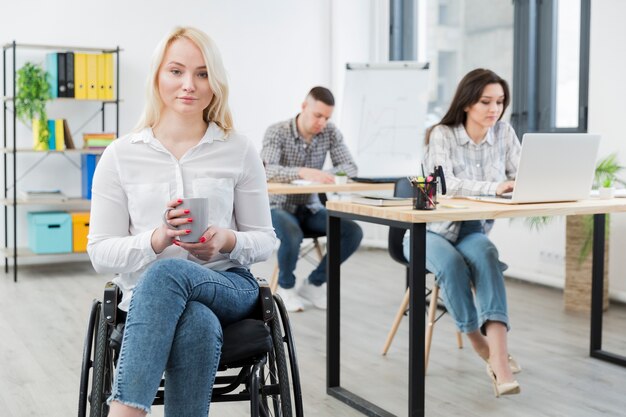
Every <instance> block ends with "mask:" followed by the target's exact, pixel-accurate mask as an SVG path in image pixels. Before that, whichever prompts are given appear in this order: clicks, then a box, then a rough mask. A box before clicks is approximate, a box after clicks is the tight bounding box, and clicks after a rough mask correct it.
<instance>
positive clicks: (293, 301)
mask: <svg viewBox="0 0 626 417" xmlns="http://www.w3.org/2000/svg"><path fill="white" fill-rule="evenodd" d="M276 294H278V295H280V298H282V299H283V303H284V304H285V308H286V309H287V311H288V312H290V313H295V312H298V311H304V304H303V303H302V299H300V296H299V295H298V293H297V292H296V289H295V288H283V287H280V286H279V287H278V288H277V289H276Z"/></svg>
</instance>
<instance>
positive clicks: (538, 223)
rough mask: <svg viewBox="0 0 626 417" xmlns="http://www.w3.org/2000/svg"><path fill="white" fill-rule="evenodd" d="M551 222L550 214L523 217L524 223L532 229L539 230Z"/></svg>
mask: <svg viewBox="0 0 626 417" xmlns="http://www.w3.org/2000/svg"><path fill="white" fill-rule="evenodd" d="M550 222H552V217H550V216H537V217H526V218H524V224H525V225H526V226H527V227H528V228H529V229H530V230H534V231H537V232H539V231H541V230H542V229H544V228H545V227H546V226H547V225H548V224H550Z"/></svg>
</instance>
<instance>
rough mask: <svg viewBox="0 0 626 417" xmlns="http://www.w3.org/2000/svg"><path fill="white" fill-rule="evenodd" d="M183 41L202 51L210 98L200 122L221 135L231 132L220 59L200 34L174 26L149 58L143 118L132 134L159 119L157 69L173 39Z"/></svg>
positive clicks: (206, 38)
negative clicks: (217, 127) (191, 43)
mask: <svg viewBox="0 0 626 417" xmlns="http://www.w3.org/2000/svg"><path fill="white" fill-rule="evenodd" d="M180 38H186V39H189V40H190V41H191V42H193V43H194V44H195V45H196V46H197V47H198V48H199V49H200V51H201V52H202V56H203V57H204V62H205V63H206V67H207V73H208V75H209V76H208V81H209V86H210V87H211V90H212V91H213V98H212V99H211V102H210V103H209V105H208V106H207V108H206V109H204V112H203V114H202V115H203V119H204V121H205V122H207V123H209V122H213V123H215V124H216V125H218V126H219V127H221V128H222V129H223V130H224V131H225V132H227V133H228V132H230V131H231V130H233V116H232V114H231V112H230V107H229V106H228V80H227V76H226V69H225V68H224V64H223V63H222V56H221V55H220V51H219V49H218V48H217V45H216V44H215V42H213V40H212V39H211V38H210V37H209V35H207V34H206V33H204V32H203V31H201V30H199V29H196V28H193V27H176V28H174V29H173V30H172V31H171V32H170V33H169V34H167V35H166V36H165V37H164V38H163V39H162V40H161V42H159V44H158V45H157V47H156V49H155V50H154V53H153V55H152V63H151V65H150V73H149V75H148V80H147V82H146V105H145V107H144V110H143V115H142V116H141V118H140V119H139V122H138V123H137V125H136V126H135V129H134V130H135V131H138V130H141V129H144V128H146V127H154V126H155V125H156V124H158V123H159V120H160V119H161V108H162V107H163V101H162V100H161V96H160V95H159V86H158V75H159V68H160V67H161V63H162V61H163V57H164V56H165V51H166V50H167V48H168V46H170V45H171V44H172V42H174V41H175V40H177V39H180Z"/></svg>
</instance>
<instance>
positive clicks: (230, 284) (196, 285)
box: [108, 259, 259, 417]
mask: <svg viewBox="0 0 626 417" xmlns="http://www.w3.org/2000/svg"><path fill="white" fill-rule="evenodd" d="M258 293H259V286H258V284H257V282H256V280H255V279H254V277H253V276H252V274H251V273H250V271H248V270H247V269H245V268H231V269H229V270H228V271H221V272H218V271H213V270H210V269H207V268H204V267H202V266H200V265H198V264H196V263H193V262H191V261H188V260H185V259H164V260H160V261H156V262H154V263H153V264H152V265H151V266H150V267H149V268H148V269H147V270H146V272H145V273H144V274H143V276H142V279H141V281H140V282H139V284H138V285H137V287H136V288H135V289H134V290H133V295H132V298H131V301H130V307H129V309H128V315H127V317H126V326H125V329H124V338H123V340H122V350H121V353H120V358H119V361H118V365H117V369H116V375H115V382H114V385H113V393H112V395H111V397H110V398H109V400H108V401H109V402H111V401H113V400H115V401H119V402H120V403H122V404H125V405H128V406H131V407H135V408H139V409H141V410H144V411H147V412H149V411H150V406H151V405H152V400H153V399H154V395H155V393H156V391H157V388H158V387H159V383H160V382H161V377H162V376H163V372H164V371H165V377H166V381H167V383H166V384H165V391H166V392H165V415H166V416H168V417H176V416H206V415H208V413H209V403H210V401H211V392H212V389H213V382H214V379H215V373H216V371H217V366H218V364H219V360H220V354H221V350H222V326H224V327H225V326H227V325H228V324H230V323H233V322H235V321H239V320H242V319H244V318H246V317H248V316H250V314H251V313H252V312H253V310H254V308H256V306H257V302H258Z"/></svg>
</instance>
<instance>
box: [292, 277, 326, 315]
mask: <svg viewBox="0 0 626 417" xmlns="http://www.w3.org/2000/svg"><path fill="white" fill-rule="evenodd" d="M298 294H300V296H301V297H302V298H305V299H306V300H308V301H310V302H311V304H313V305H314V306H315V307H317V308H319V309H320V310H326V304H327V303H326V283H323V284H322V285H320V286H319V287H317V286H315V285H313V284H311V283H310V282H309V280H308V279H307V280H306V281H304V283H303V284H302V286H301V287H300V289H299V290H298Z"/></svg>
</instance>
